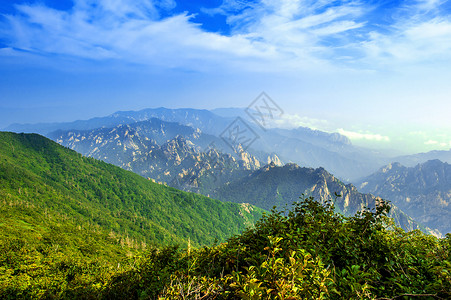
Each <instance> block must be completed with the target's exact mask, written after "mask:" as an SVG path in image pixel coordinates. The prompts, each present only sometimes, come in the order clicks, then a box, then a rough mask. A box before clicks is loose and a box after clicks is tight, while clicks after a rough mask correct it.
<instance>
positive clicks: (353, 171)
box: [7, 108, 388, 180]
mask: <svg viewBox="0 0 451 300" xmlns="http://www.w3.org/2000/svg"><path fill="white" fill-rule="evenodd" d="M213 111H216V112H217V113H218V114H221V115H222V116H220V115H216V114H215V113H213V112H211V111H208V110H199V109H167V108H155V109H153V108H151V109H144V110H141V111H121V112H117V113H114V114H112V115H110V116H107V117H103V118H93V119H90V120H86V121H75V122H70V123H52V124H36V125H19V124H14V125H11V126H9V127H7V130H10V131H14V132H36V133H41V134H44V135H46V136H53V134H51V132H53V131H56V130H62V131H73V130H94V129H97V128H113V127H116V126H118V125H127V124H132V123H135V122H140V121H146V120H150V119H152V118H157V119H160V120H162V121H166V122H174V123H179V124H181V125H185V126H190V127H193V128H195V129H200V130H201V131H202V132H203V133H204V134H209V135H213V136H216V137H218V138H220V137H221V135H223V134H224V133H225V130H226V129H227V128H228V126H229V125H230V124H232V122H233V121H234V120H235V118H236V116H240V117H242V120H244V121H245V122H246V123H247V125H248V126H249V127H250V128H251V129H252V130H253V131H254V132H255V134H256V136H255V137H256V140H255V142H254V143H253V144H251V145H250V147H249V148H247V149H246V150H247V152H249V153H250V154H251V155H253V156H255V157H257V158H258V159H259V160H261V161H266V160H267V159H266V158H267V156H268V155H271V154H275V155H277V156H278V158H279V159H280V160H281V161H283V162H294V163H297V164H300V165H303V166H309V167H324V168H326V169H327V170H329V171H331V172H332V173H334V174H336V176H339V177H340V178H342V179H343V180H352V179H357V178H361V177H363V176H366V175H368V174H370V173H372V172H374V171H376V170H377V169H378V168H379V167H380V166H381V165H383V164H385V163H387V162H388V160H386V158H385V157H384V156H383V155H381V154H380V153H377V152H376V151H370V150H368V149H362V148H359V147H355V146H353V145H352V144H350V142H349V140H348V139H347V138H346V137H344V136H342V135H340V134H338V133H325V132H320V131H315V130H311V129H308V128H302V127H300V128H298V129H293V130H286V129H271V128H266V130H262V128H260V127H259V126H257V125H256V124H254V123H253V121H251V120H249V119H248V118H247V119H246V114H245V113H244V111H242V110H240V109H224V110H220V109H217V110H213ZM219 144H221V143H219ZM219 144H218V145H217V147H219ZM220 150H221V151H222V152H226V153H229V154H232V155H234V152H235V149H233V148H232V147H230V146H225V147H222V148H220Z"/></svg>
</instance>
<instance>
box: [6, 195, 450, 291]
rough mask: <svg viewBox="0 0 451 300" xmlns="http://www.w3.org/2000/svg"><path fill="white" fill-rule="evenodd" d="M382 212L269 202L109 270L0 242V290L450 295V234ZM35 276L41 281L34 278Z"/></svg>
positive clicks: (103, 263)
mask: <svg viewBox="0 0 451 300" xmlns="http://www.w3.org/2000/svg"><path fill="white" fill-rule="evenodd" d="M388 210H389V206H388V205H387V203H385V202H381V203H380V204H379V206H378V207H377V209H376V210H375V211H370V210H366V211H363V212H360V213H358V214H356V215H355V216H353V217H344V216H342V215H341V214H338V213H336V212H335V211H334V205H333V203H325V204H320V203H318V202H316V201H315V200H314V199H313V198H303V199H302V200H301V201H300V202H298V203H295V205H294V207H293V209H292V210H291V211H289V212H285V211H276V210H273V211H272V212H271V213H270V214H268V215H264V216H263V218H262V219H261V220H260V221H259V222H257V224H256V225H255V227H254V228H250V229H248V230H246V231H245V232H243V233H242V234H240V235H237V236H234V237H232V238H230V239H229V240H228V241H227V242H225V243H222V244H218V245H213V246H211V247H203V248H199V249H191V248H190V247H188V248H186V249H183V250H181V249H179V248H178V247H177V246H166V247H162V248H159V249H157V248H151V249H148V250H146V251H145V252H142V253H141V254H138V255H136V256H134V257H132V258H128V259H126V260H124V261H123V262H122V263H121V267H117V268H116V267H111V266H110V267H107V266H108V263H107V262H106V261H105V260H104V261H95V262H92V261H91V262H89V261H82V260H77V259H78V258H77V257H74V258H72V257H71V258H61V257H59V256H55V255H53V254H52V252H51V251H52V249H50V250H49V249H47V252H46V251H45V249H44V250H43V249H35V250H34V252H30V251H29V249H28V248H27V247H25V246H24V245H21V244H17V243H15V244H14V243H13V244H10V245H7V246H5V245H3V246H2V247H3V249H2V251H1V252H0V253H2V254H1V258H0V266H1V268H2V272H1V273H0V274H4V275H1V276H2V277H1V279H0V287H1V293H2V294H0V295H1V296H2V297H3V298H27V297H29V296H32V297H34V298H92V299H102V298H105V299H126V298H128V299H412V298H420V297H421V299H449V298H450V297H451V236H450V235H447V237H446V238H444V239H437V238H435V237H433V236H430V235H425V234H423V233H422V232H420V231H412V232H409V233H406V232H405V231H403V230H402V229H399V228H396V227H394V226H393V223H392V221H391V220H390V219H389V218H387V217H386V214H387V213H388ZM53 250H54V251H56V250H55V249H53ZM12 256H13V257H12ZM38 270H39V271H38ZM33 272H34V273H33ZM30 273H33V274H34V277H33V278H30V279H29V281H28V283H29V285H28V287H27V288H24V289H22V288H19V285H18V283H17V281H16V282H14V279H15V278H18V276H25V275H24V274H27V275H28V274H30ZM5 274H6V275H5ZM43 278H46V280H48V281H46V282H43ZM11 282H12V283H11ZM30 282H31V283H30ZM37 282H41V284H37ZM23 285H25V284H23ZM16 286H17V287H16Z"/></svg>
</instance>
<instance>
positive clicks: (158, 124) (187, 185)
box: [51, 119, 281, 195]
mask: <svg viewBox="0 0 451 300" xmlns="http://www.w3.org/2000/svg"><path fill="white" fill-rule="evenodd" d="M51 137H52V138H53V139H54V140H55V141H57V142H58V143H60V144H62V145H64V146H66V147H69V148H71V149H73V150H75V151H77V152H80V153H82V154H84V155H86V156H90V157H93V158H96V159H101V160H103V161H105V162H108V163H111V164H114V165H116V166H119V167H121V168H123V169H126V170H130V171H133V172H135V173H138V174H140V175H142V176H144V177H146V178H150V179H152V180H154V181H157V182H164V183H167V184H168V185H170V186H173V187H175V188H179V189H182V190H185V191H194V192H199V193H203V194H205V195H208V194H209V193H210V192H211V190H213V189H214V188H217V187H219V186H221V185H222V184H224V183H225V182H229V181H230V180H232V179H235V178H237V177H241V176H244V175H246V174H248V173H249V172H251V171H253V170H256V169H258V168H260V166H261V163H260V161H259V160H258V159H257V158H256V157H255V156H253V155H251V154H249V153H248V152H246V151H244V150H243V149H242V147H241V145H237V146H236V149H235V150H236V152H234V154H235V155H232V154H228V153H223V152H221V151H219V150H218V149H217V148H216V146H217V145H219V146H221V143H223V142H222V141H221V140H220V139H219V138H217V137H214V136H211V135H206V134H203V133H202V132H201V131H200V130H199V129H194V128H192V127H188V126H183V125H180V124H177V123H171V122H164V121H161V120H158V119H151V120H149V121H143V122H137V123H133V124H127V125H119V126H116V127H114V128H98V129H94V130H87V131H82V130H73V131H57V132H54V133H52V134H51ZM222 146H223V147H224V145H222ZM268 160H272V161H275V162H277V163H278V164H280V163H281V161H280V159H279V158H278V157H277V155H272V156H269V155H268Z"/></svg>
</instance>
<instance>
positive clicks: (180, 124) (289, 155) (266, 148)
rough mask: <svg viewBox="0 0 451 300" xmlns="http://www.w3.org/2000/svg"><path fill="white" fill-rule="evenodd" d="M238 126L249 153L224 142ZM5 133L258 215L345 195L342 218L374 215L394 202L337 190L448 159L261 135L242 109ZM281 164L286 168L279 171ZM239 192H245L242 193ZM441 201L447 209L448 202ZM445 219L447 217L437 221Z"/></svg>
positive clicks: (125, 115) (330, 138)
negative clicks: (397, 167) (384, 169)
mask: <svg viewBox="0 0 451 300" xmlns="http://www.w3.org/2000/svg"><path fill="white" fill-rule="evenodd" d="M238 117H239V118H238ZM237 118H238V119H237ZM237 120H238V121H239V122H241V123H237ZM236 124H238V125H237V128H238V130H240V129H243V128H244V129H247V130H248V131H247V133H245V134H247V136H245V137H246V138H248V140H250V139H253V141H252V143H251V144H250V146H249V145H245V144H242V143H240V141H239V140H235V141H234V140H233V139H232V140H231V139H230V135H231V133H230V128H231V125H233V126H235V125H236ZM243 124H244V125H243ZM239 126H241V128H240V127H239ZM8 129H9V130H14V131H25V132H39V133H41V134H45V135H46V136H48V137H49V138H51V139H53V140H54V141H57V142H58V143H60V144H62V145H64V146H66V147H69V148H71V149H73V150H76V151H77V152H79V153H82V154H83V155H86V156H90V157H94V158H97V159H101V160H104V161H106V162H109V163H112V164H114V165H117V166H119V167H121V168H123V169H126V170H130V171H133V172H135V173H138V174H140V175H142V176H144V177H146V178H150V179H152V180H154V181H156V182H161V183H166V184H168V185H170V186H172V187H175V188H178V189H181V190H185V191H192V192H197V193H201V194H204V195H207V196H212V197H216V198H218V199H221V200H226V201H232V202H250V203H252V204H255V205H257V206H259V207H262V208H264V209H270V208H271V207H272V206H273V205H278V206H283V205H285V204H291V203H292V202H293V201H296V200H297V199H298V197H299V196H300V195H301V194H303V193H304V194H307V195H312V196H315V197H316V198H318V199H320V200H321V201H324V200H326V199H331V198H333V197H334V193H335V192H337V193H338V194H341V195H343V198H339V200H338V201H339V202H338V205H337V206H338V207H339V208H340V209H341V210H342V211H343V212H344V213H345V214H347V215H351V214H353V213H355V212H356V211H357V210H359V209H362V208H363V207H364V206H369V207H374V205H375V203H376V202H377V199H376V197H375V196H380V197H384V198H388V200H392V199H390V198H393V195H391V194H387V193H384V191H382V190H380V189H371V190H369V189H368V186H369V185H368V186H367V187H366V188H365V189H364V187H363V186H361V187H362V190H361V191H362V192H371V193H372V194H374V196H373V195H366V194H361V193H359V192H358V191H357V189H356V188H355V187H354V186H352V185H345V184H344V183H342V182H346V181H348V180H353V181H354V182H357V183H360V182H361V181H359V180H360V179H359V178H362V177H363V176H368V175H369V174H371V173H373V172H376V171H377V169H378V168H380V166H382V165H385V164H387V163H390V162H391V161H392V160H394V159H400V160H404V161H410V162H413V161H422V160H423V159H426V158H429V157H433V156H434V155H436V154H439V155H440V157H442V158H447V152H446V151H441V152H431V153H426V154H418V155H411V156H405V157H396V158H390V157H387V156H384V155H383V154H381V153H380V152H377V151H373V150H370V149H365V148H361V147H355V146H353V145H352V143H351V142H350V140H349V139H348V138H347V137H345V136H343V135H340V134H338V133H327V132H321V131H318V130H312V129H310V128H305V127H299V128H296V129H282V128H269V127H268V128H261V127H259V126H257V125H256V124H255V123H254V122H253V120H252V119H251V118H249V116H248V115H247V114H246V113H245V111H244V110H241V109H216V110H213V111H208V110H197V109H166V108H157V109H145V110H141V111H128V112H117V113H114V114H112V115H110V116H107V117H103V118H94V119H90V120H86V121H75V122H70V123H53V124H37V125H19V124H14V125H11V126H10V127H8ZM228 130H229V131H228ZM234 142H235V143H234ZM243 145H244V146H243ZM285 163H290V164H289V165H287V166H285V167H282V166H283V165H284V164H285ZM314 168H320V169H316V170H315V169H314ZM307 170H309V171H307ZM326 170H327V171H326ZM329 172H330V173H329ZM331 174H334V175H331ZM264 175H266V176H269V175H270V177H271V178H272V177H274V178H275V179H271V180H269V179H268V180H269V182H267V181H266V179H265V180H263V179H262V176H264ZM321 178H322V179H321ZM307 183H308V184H307ZM249 185H250V186H252V188H249ZM245 186H247V187H248V188H247V189H246V190H243V187H245ZM358 186H360V185H358ZM406 188H408V187H406ZM425 188H426V187H425ZM427 188H429V189H432V190H433V189H434V187H433V186H431V187H429V186H428V187H427ZM385 192H387V191H385ZM233 195H235V196H233ZM443 195H444V194H443ZM240 197H241V198H242V200H243V201H240V200H239V199H240ZM442 197H443V199H444V200H443V201H445V202H446V201H448V199H449V197H450V196H449V195H444V196H442ZM392 201H393V204H394V209H393V211H392V213H393V214H392V216H393V217H395V219H396V221H397V223H398V224H400V225H401V226H402V227H403V228H405V229H408V230H411V229H414V228H418V226H421V225H417V224H416V223H414V222H413V221H412V220H411V219H409V218H408V216H406V215H404V214H403V213H402V211H399V210H398V208H396V206H398V205H397V204H398V202H396V201H395V200H392ZM422 201H423V202H424V201H426V200H425V199H423V200H422ZM279 208H280V207H279ZM400 208H401V209H403V210H405V211H406V212H408V215H410V216H413V217H414V219H415V220H416V221H418V222H420V223H422V222H426V221H427V218H426V217H425V216H423V215H422V214H419V213H410V211H409V210H407V208H406V207H405V206H402V205H400ZM411 209H412V208H411ZM437 209H439V208H437ZM448 216H449V213H448V212H445V213H442V216H441V217H442V218H447V217H448ZM445 223H446V222H445ZM426 225H427V226H429V227H430V228H431V230H434V231H435V232H436V234H438V235H440V233H439V231H440V232H442V233H446V232H449V228H448V227H447V226H441V227H440V229H439V226H438V224H437V223H433V222H432V223H431V222H428V223H427V224H426Z"/></svg>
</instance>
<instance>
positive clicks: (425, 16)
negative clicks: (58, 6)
mask: <svg viewBox="0 0 451 300" xmlns="http://www.w3.org/2000/svg"><path fill="white" fill-rule="evenodd" d="M442 3H443V1H438V0H421V1H416V2H413V4H411V5H405V6H400V7H398V8H394V9H393V14H396V18H394V19H395V20H396V21H394V22H393V23H392V24H387V25H380V24H374V23H371V22H370V21H369V20H367V19H366V18H365V17H366V16H367V15H369V14H371V12H372V11H373V10H374V9H375V8H376V7H375V6H374V5H373V6H370V5H368V4H367V3H365V2H364V1H357V0H356V1H338V2H336V1H326V0H322V1H313V0H306V1H301V0H283V1H269V0H261V1H252V2H249V1H242V0H228V1H224V3H223V5H221V6H220V7H218V8H216V9H210V10H206V9H205V10H204V11H205V12H209V13H210V14H218V13H220V14H224V15H226V17H227V21H228V23H229V25H230V26H231V32H232V33H231V34H230V35H221V34H220V33H213V32H207V31H205V30H203V29H202V28H201V26H199V24H195V23H194V22H193V16H191V15H189V14H187V13H182V14H176V15H172V16H170V17H166V18H162V17H161V12H162V11H170V10H171V9H173V8H174V7H175V6H176V3H175V1H174V0H160V1H157V0H154V1H151V0H136V1H131V0H99V1H93V0H76V1H75V5H74V7H73V8H72V9H71V10H68V11H59V10H55V9H52V8H49V7H46V6H43V5H42V4H22V5H17V6H16V7H17V11H18V13H17V14H15V15H8V16H6V17H5V20H6V23H5V22H3V23H0V35H3V36H5V37H7V39H8V40H10V41H11V42H10V43H9V44H8V45H7V46H8V47H13V48H18V49H22V50H27V51H30V52H33V53H37V54H47V53H50V54H61V55H71V56H78V57H84V58H91V59H112V58H113V59H118V60H124V61H128V62H135V63H140V64H150V65H152V64H157V65H163V66H167V67H184V68H190V69H199V68H200V69H202V68H213V69H214V68H217V67H218V64H219V65H220V66H221V67H224V66H229V67H234V68H238V69H251V70H254V71H260V70H262V69H264V70H272V71H277V70H298V69H302V68H308V69H314V68H320V69H321V68H322V69H326V70H328V69H330V68H331V67H333V66H334V65H335V64H336V65H339V66H342V64H343V63H349V64H350V66H352V68H358V69H359V68H365V69H366V68H377V67H378V66H379V65H380V64H383V65H384V66H387V65H389V66H391V65H396V64H404V63H412V62H414V63H422V62H424V61H434V60H436V59H439V60H451V21H450V19H449V15H446V14H443V13H441V12H440V10H439V9H438V8H439V7H440V5H441V4H442ZM386 19H387V18H386ZM378 26H379V27H378ZM370 28H371V29H370ZM376 28H383V30H378V29H376ZM331 39H332V40H333V42H331ZM343 58H345V59H343Z"/></svg>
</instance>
